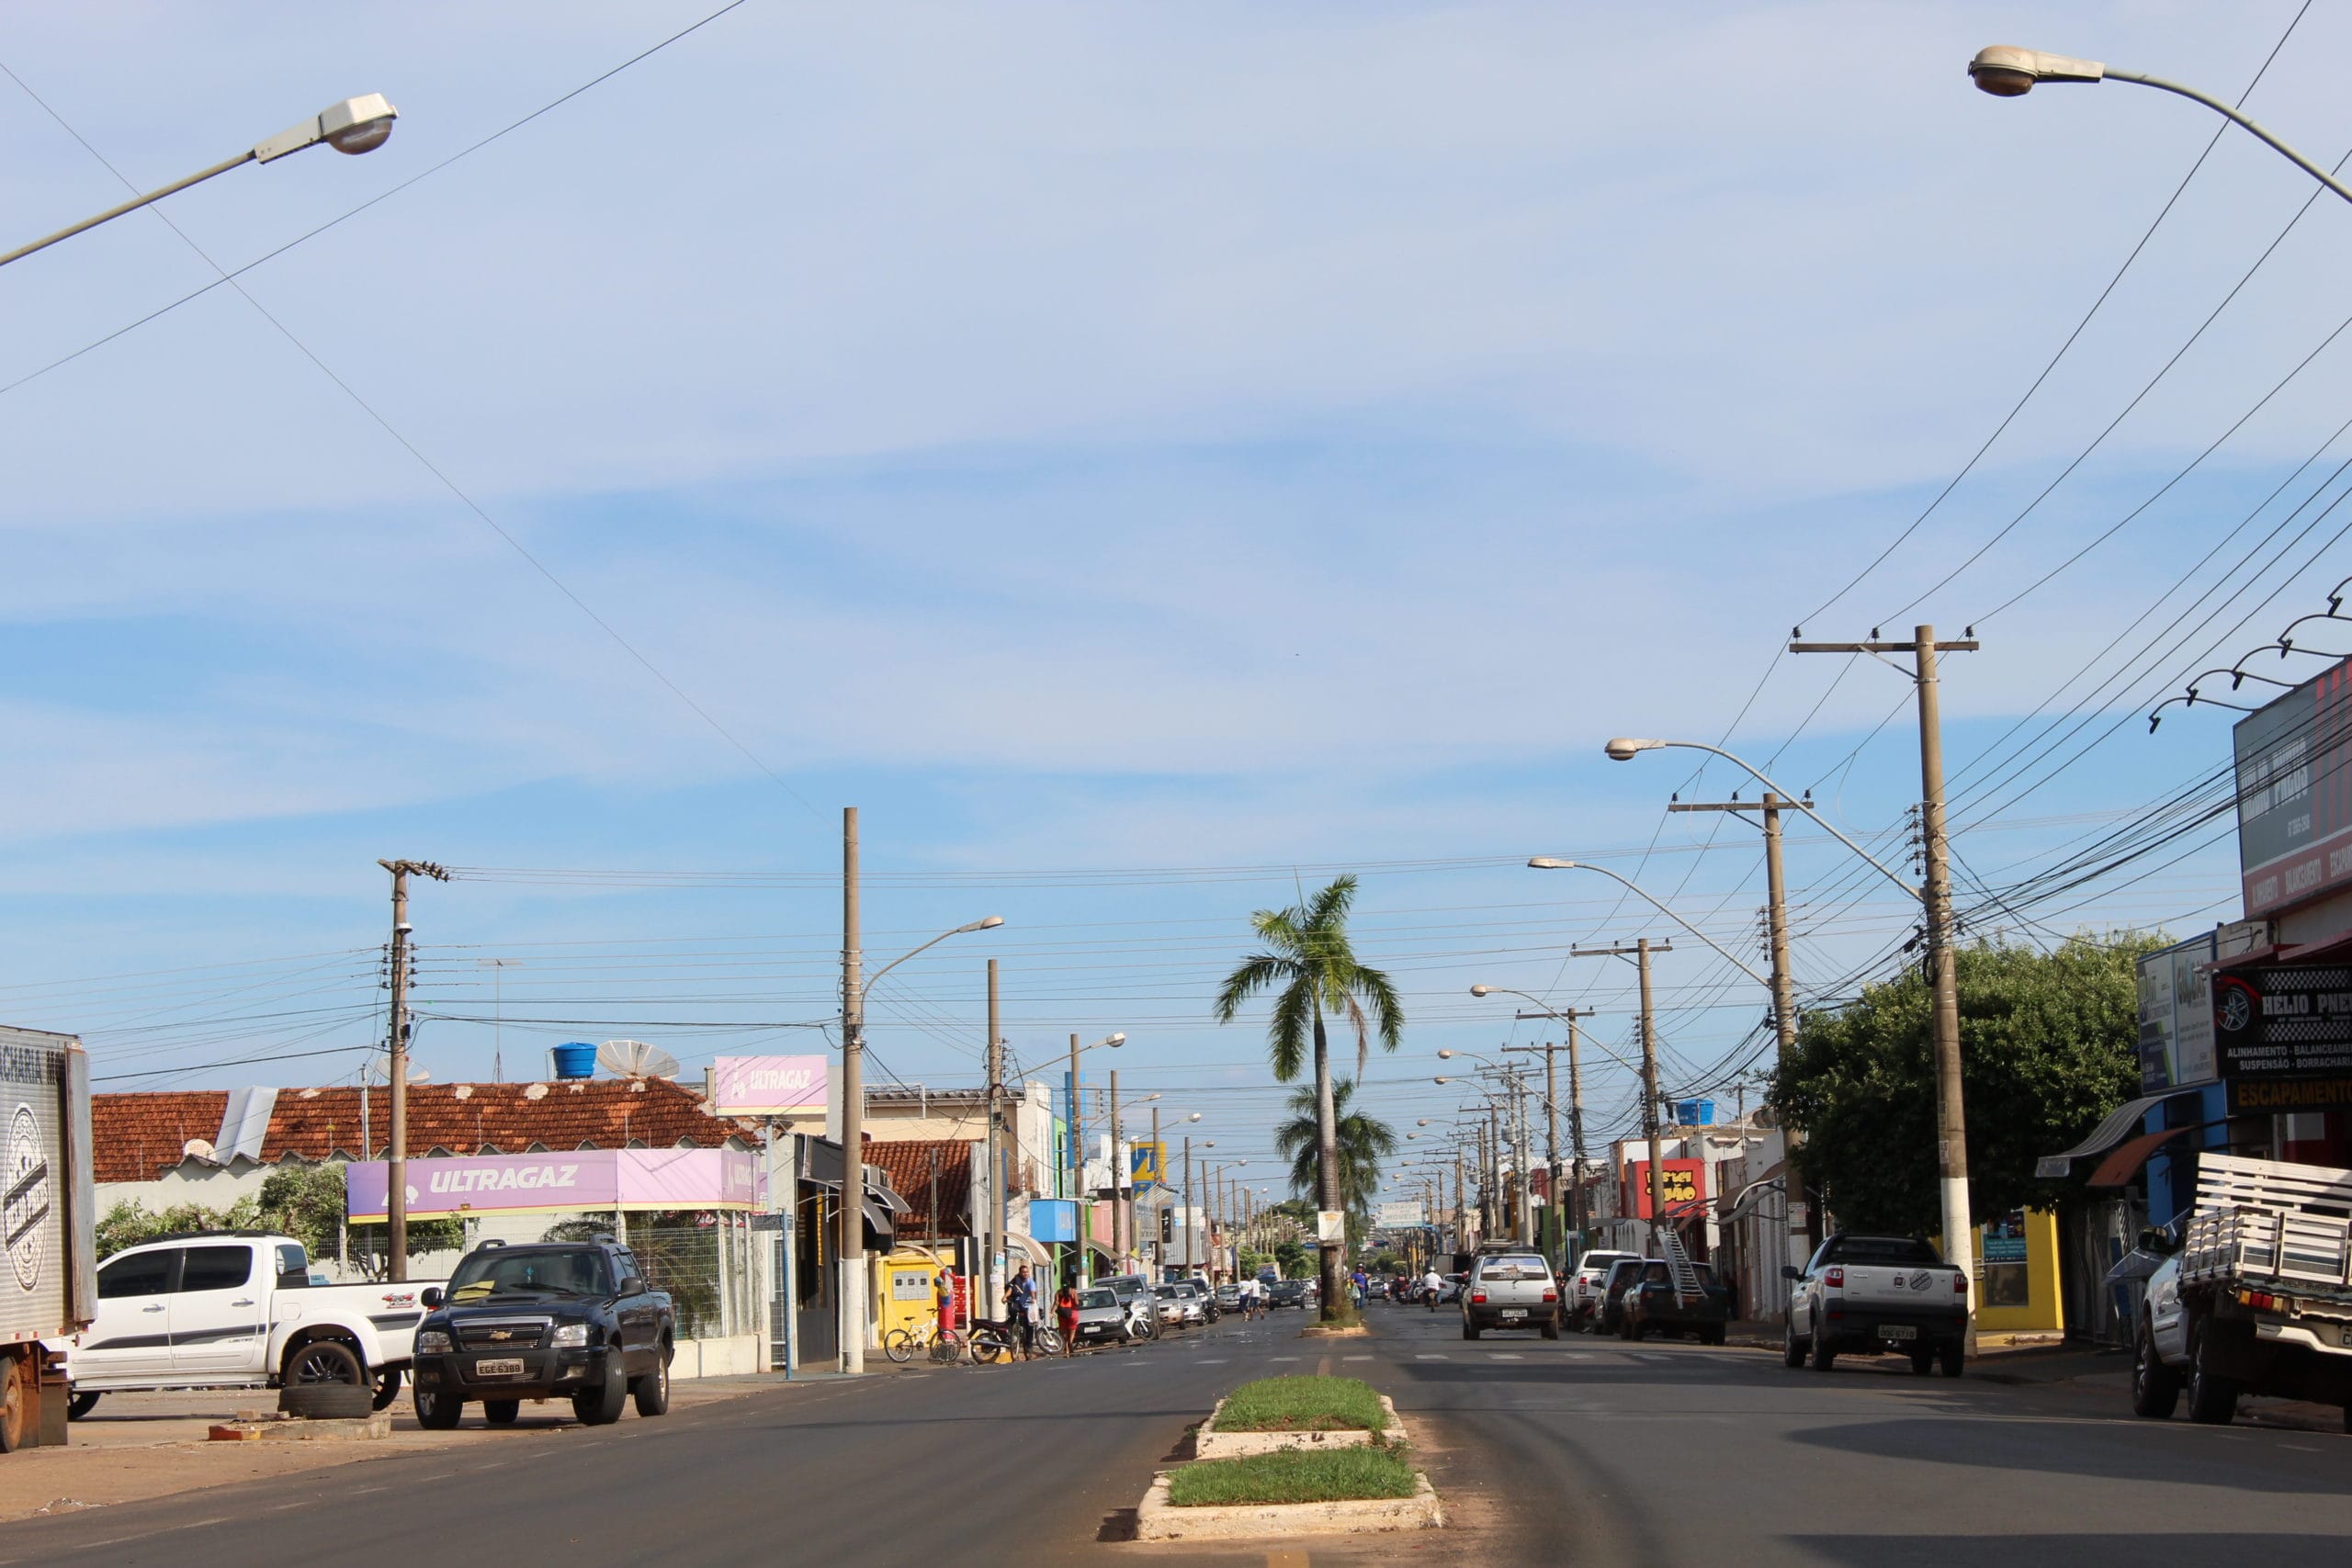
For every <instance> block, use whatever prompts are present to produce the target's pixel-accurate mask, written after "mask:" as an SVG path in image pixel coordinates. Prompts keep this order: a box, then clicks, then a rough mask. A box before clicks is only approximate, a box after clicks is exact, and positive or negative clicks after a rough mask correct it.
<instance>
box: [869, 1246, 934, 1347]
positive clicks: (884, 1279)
mask: <svg viewBox="0 0 2352 1568" xmlns="http://www.w3.org/2000/svg"><path fill="white" fill-rule="evenodd" d="M902 1275H904V1276H909V1277H910V1279H909V1296H908V1299H905V1300H901V1299H899V1292H898V1291H897V1290H896V1289H895V1288H894V1287H895V1283H896V1281H897V1280H898V1279H899V1277H900V1276H902ZM915 1275H920V1276H922V1290H921V1292H920V1293H916V1292H914V1290H913V1280H912V1278H911V1277H912V1276H915ZM938 1278H939V1264H938V1262H937V1260H936V1259H934V1258H933V1257H932V1255H931V1254H930V1253H928V1252H926V1251H924V1250H923V1249H922V1248H921V1247H900V1248H899V1250H897V1251H896V1252H893V1253H891V1254H890V1255H889V1256H888V1258H881V1259H879V1260H878V1261H876V1264H875V1265H874V1293H875V1298H876V1299H875V1303H874V1318H873V1322H874V1336H875V1338H876V1341H877V1342H878V1341H879V1340H880V1339H881V1338H882V1337H883V1336H885V1335H887V1334H888V1333H889V1332H890V1330H892V1329H894V1328H908V1329H911V1328H914V1327H917V1326H918V1325H923V1324H933V1323H937V1322H938V1321H939V1307H938V1300H937V1298H936V1296H935V1295H934V1294H933V1281H934V1280H937V1279H938Z"/></svg>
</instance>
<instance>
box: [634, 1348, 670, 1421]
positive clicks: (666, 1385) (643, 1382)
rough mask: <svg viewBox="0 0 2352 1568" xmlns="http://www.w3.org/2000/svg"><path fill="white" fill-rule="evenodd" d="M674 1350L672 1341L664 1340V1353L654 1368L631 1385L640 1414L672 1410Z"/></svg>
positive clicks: (647, 1414) (659, 1413)
mask: <svg viewBox="0 0 2352 1568" xmlns="http://www.w3.org/2000/svg"><path fill="white" fill-rule="evenodd" d="M673 1353H674V1352H673V1351H672V1349H671V1348H670V1342H669V1341H668V1340H666V1339H665V1340H663V1341H662V1353H661V1355H660V1356H659V1357H658V1358H657V1359H655V1361H654V1363H653V1370H652V1371H650V1372H648V1373H646V1374H645V1375H644V1376H643V1377H641V1378H639V1379H637V1380H635V1381H634V1382H631V1383H630V1385H629V1391H628V1392H629V1395H630V1397H631V1398H633V1399H635V1400H636V1401H637V1413H638V1414H639V1416H666V1415H668V1414H669V1411H670V1358H671V1356H672V1355H673Z"/></svg>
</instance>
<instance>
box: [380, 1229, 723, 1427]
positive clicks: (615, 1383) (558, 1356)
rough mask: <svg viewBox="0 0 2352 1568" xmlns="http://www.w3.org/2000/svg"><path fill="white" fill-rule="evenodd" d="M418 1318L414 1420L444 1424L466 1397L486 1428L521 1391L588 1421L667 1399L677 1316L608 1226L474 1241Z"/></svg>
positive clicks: (661, 1407) (658, 1406)
mask: <svg viewBox="0 0 2352 1568" xmlns="http://www.w3.org/2000/svg"><path fill="white" fill-rule="evenodd" d="M424 1306H425V1308H426V1312H425V1316H424V1322H422V1323H420V1324H418V1325H417V1328H416V1359H415V1360H414V1361H413V1363H412V1368H411V1375H412V1376H413V1379H414V1380H415V1389H416V1419H417V1424H418V1425H419V1426H423V1427H434V1428H435V1429H440V1430H446V1429H447V1428H448V1427H454V1426H456V1425H457V1424H458V1416H461V1415H463V1414H464V1413H465V1407H466V1404H467V1403H468V1402H469V1401H480V1402H481V1413H482V1418H483V1419H484V1420H486V1421H488V1422H489V1423H490V1424H491V1425H492V1426H493V1427H502V1426H504V1425H505V1424H506V1423H508V1422H510V1421H512V1420H514V1419H515V1413H516V1412H517V1411H518V1410H520V1409H521V1408H522V1404H523V1401H525V1400H526V1399H555V1398H568V1399H570V1400H571V1411H572V1414H573V1415H575V1416H578V1417H579V1418H580V1419H581V1421H582V1422H583V1423H584V1424H586V1425H588V1426H591V1427H601V1426H605V1425H606V1424H608V1423H610V1422H614V1421H617V1420H619V1419H620V1418H621V1404H622V1402H623V1401H624V1400H626V1399H628V1398H631V1397H634V1398H635V1399H636V1401H637V1413H638V1414H639V1416H659V1415H661V1414H662V1413H663V1412H664V1411H666V1410H668V1409H669V1408H670V1359H671V1357H672V1356H673V1354H674V1353H675V1351H676V1348H677V1318H676V1314H675V1312H674V1310H673V1307H672V1305H671V1302H670V1298H669V1297H668V1296H667V1295H665V1294H663V1293H662V1292H660V1291H651V1290H648V1289H646V1285H645V1280H644V1277H643V1276H642V1274H641V1273H640V1272H639V1269H638V1265H637V1258H636V1257H635V1256H634V1255H633V1254H632V1253H630V1251H629V1249H628V1247H623V1246H621V1245H620V1244H619V1243H617V1242H616V1241H614V1240H613V1239H612V1238H611V1237H610V1236H598V1237H597V1238H596V1239H595V1240H594V1241H567V1242H542V1243H539V1244H537V1245H535V1246H529V1247H505V1246H502V1245H500V1244H499V1243H497V1242H490V1243H487V1244H485V1245H483V1246H481V1247H476V1248H474V1250H473V1251H471V1252H469V1253H467V1254H466V1256H465V1259H464V1261H462V1262H460V1263H459V1264H458V1271H457V1272H456V1273H454V1274H452V1275H451V1276H450V1277H449V1283H448V1287H447V1290H446V1291H443V1290H433V1289H429V1288H428V1289H427V1290H426V1291H425V1292H424Z"/></svg>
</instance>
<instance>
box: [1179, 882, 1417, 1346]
mask: <svg viewBox="0 0 2352 1568" xmlns="http://www.w3.org/2000/svg"><path fill="white" fill-rule="evenodd" d="M1355 897H1356V879H1355V878H1354V877H1352V876H1342V877H1338V878H1335V879H1334V880H1333V881H1332V883H1331V885H1330V886H1328V887H1326V888H1324V889H1323V890H1322V891H1321V892H1319V893H1317V894H1316V895H1315V897H1313V898H1311V899H1309V900H1308V901H1306V903H1304V904H1299V905H1295V906H1294V907H1292V908H1287V909H1261V910H1259V911H1258V912H1257V913H1256V914H1254V915H1251V916H1250V930H1252V931H1255V932H1257V934H1258V940H1259V941H1260V942H1263V943H1264V944H1265V948H1264V951H1262V952H1259V953H1252V954H1250V956H1249V957H1247V958H1245V959H1243V960H1242V961H1241V964H1240V965H1239V966H1238V968H1236V969H1235V970H1234V971H1233V973H1232V974H1230V975H1228V976H1226V978H1225V984H1224V985H1223V986H1222V987H1219V989H1218V991H1217V997H1216V1021H1218V1022H1219V1023H1231V1022H1232V1021H1233V1019H1234V1015H1235V1014H1237V1013H1238V1012H1239V1011H1240V1010H1241V1008H1242V1004H1244V1003H1245V1002H1248V1001H1249V1000H1250V998H1254V997H1258V996H1261V995H1271V996H1272V998H1273V1002H1274V1007H1273V1015H1272V1018H1271V1019H1270V1020H1269V1021H1268V1022H1267V1025H1266V1044H1267V1048H1268V1051H1269V1053H1270V1055H1272V1060H1273V1067H1274V1077H1275V1078H1276V1079H1277V1080H1278V1081H1280V1082H1282V1083H1289V1082H1290V1081H1292V1080H1293V1079H1295V1078H1296V1077H1298V1075H1299V1070H1300V1068H1301V1067H1303V1066H1306V1055H1307V1051H1308V1048H1309V1046H1310V1045H1311V1046H1312V1048H1313V1051H1314V1066H1315V1102H1316V1127H1317V1162H1318V1164H1317V1170H1318V1178H1317V1184H1316V1187H1315V1191H1316V1193H1317V1196H1318V1198H1319V1199H1320V1201H1321V1205H1322V1207H1324V1208H1326V1209H1344V1208H1345V1207H1346V1206H1347V1205H1346V1204H1345V1203H1344V1202H1343V1201H1341V1195H1340V1151H1339V1114H1338V1112H1337V1111H1336V1110H1335V1109H1334V1107H1333V1104H1332V1099H1331V1046H1330V1038H1329V1030H1328V1028H1327V1022H1328V1020H1329V1019H1331V1018H1337V1019H1339V1020H1340V1021H1341V1022H1342V1023H1343V1024H1345V1025H1346V1026H1347V1027H1348V1028H1350V1029H1351V1030H1353V1031H1354V1032H1355V1037H1356V1073H1357V1075H1358V1076H1359V1077H1361V1076H1362V1075H1363V1069H1364V1065H1365V1063H1366V1062H1367V1060H1369V1058H1370V1055H1371V1050H1372V1037H1373V1036H1374V1034H1377V1035H1378V1036H1379V1037H1380V1044H1381V1048H1382V1049H1383V1050H1386V1051H1394V1050H1395V1049H1397V1045H1398V1043H1400V1042H1401V1041H1402V1040H1403V1039H1404V1033H1405V1010H1404V1006H1403V1004H1402V1003H1400V1002H1399V1001H1398V1000H1397V987H1396V986H1395V985H1394V984H1392V983H1391V982H1390V980H1389V978H1388V976H1385V975H1384V974H1382V973H1381V972H1380V971H1379V970H1377V969H1374V968H1370V967H1368V966H1367V965H1365V964H1363V963H1360V962H1359V961H1358V960H1357V958H1356V955H1355V949H1354V948H1353V947H1352V946H1351V944H1350V942H1349V940H1348V910H1349V908H1350V907H1351V906H1352V905H1353V904H1354V902H1355ZM1340 1252H1341V1248H1340V1247H1336V1246H1332V1247H1324V1248H1323V1249H1322V1253H1323V1258H1322V1269H1321V1273H1322V1280H1323V1306H1322V1313H1323V1318H1324V1320H1325V1321H1326V1322H1330V1321H1333V1320H1336V1319H1339V1318H1341V1317H1343V1316H1345V1315H1346V1314H1347V1310H1348V1309H1347V1306H1346V1298H1345V1297H1344V1296H1342V1295H1341V1294H1340Z"/></svg>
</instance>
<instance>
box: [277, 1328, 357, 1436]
mask: <svg viewBox="0 0 2352 1568" xmlns="http://www.w3.org/2000/svg"><path fill="white" fill-rule="evenodd" d="M375 1405H376V1395H375V1390H374V1388H373V1386H372V1385H371V1384H370V1382H369V1380H368V1369H367V1368H365V1367H363V1366H361V1365H360V1364H359V1358H358V1357H357V1356H356V1355H354V1354H352V1351H351V1348H350V1347H349V1346H347V1345H345V1344H343V1343H341V1342H340V1341H338V1340H334V1339H313V1340H311V1342H310V1343H309V1344H308V1345H300V1346H297V1347H296V1348H294V1350H293V1351H292V1352H291V1353H290V1354H289V1355H288V1356H287V1358H286V1370H285V1371H284V1373H283V1374H282V1375H281V1378H280V1382H279V1387H278V1390H277V1408H278V1409H279V1410H281V1411H283V1412H284V1413H285V1414H287V1415H288V1416H300V1418H302V1419H303V1420H305V1421H356V1420H360V1419H362V1418H364V1417H365V1416H367V1415H368V1412H369V1411H370V1410H372V1409H374V1408H375Z"/></svg>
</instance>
